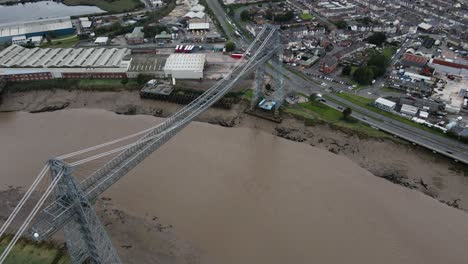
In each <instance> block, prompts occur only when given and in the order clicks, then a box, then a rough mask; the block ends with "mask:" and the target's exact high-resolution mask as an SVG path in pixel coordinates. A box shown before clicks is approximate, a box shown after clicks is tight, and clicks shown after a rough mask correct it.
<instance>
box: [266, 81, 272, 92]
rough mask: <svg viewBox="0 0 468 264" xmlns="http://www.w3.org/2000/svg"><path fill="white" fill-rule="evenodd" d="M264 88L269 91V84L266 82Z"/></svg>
mask: <svg viewBox="0 0 468 264" xmlns="http://www.w3.org/2000/svg"><path fill="white" fill-rule="evenodd" d="M265 89H267V90H268V91H271V84H269V83H267V84H266V85H265Z"/></svg>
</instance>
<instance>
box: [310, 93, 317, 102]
mask: <svg viewBox="0 0 468 264" xmlns="http://www.w3.org/2000/svg"><path fill="white" fill-rule="evenodd" d="M317 97H318V95H317V94H316V93H312V94H310V95H309V101H310V102H312V101H315V100H317Z"/></svg>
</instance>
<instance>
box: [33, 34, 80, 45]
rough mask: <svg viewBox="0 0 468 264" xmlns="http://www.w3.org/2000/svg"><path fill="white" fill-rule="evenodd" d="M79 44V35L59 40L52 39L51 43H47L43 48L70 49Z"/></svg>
mask: <svg viewBox="0 0 468 264" xmlns="http://www.w3.org/2000/svg"><path fill="white" fill-rule="evenodd" d="M76 43H78V36H77V35H68V36H64V37H62V38H59V39H52V41H51V42H50V43H48V42H45V43H44V44H42V45H41V47H42V48H70V47H73V46H75V44H76Z"/></svg>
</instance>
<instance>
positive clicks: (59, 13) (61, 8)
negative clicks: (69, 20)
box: [0, 1, 105, 24]
mask: <svg viewBox="0 0 468 264" xmlns="http://www.w3.org/2000/svg"><path fill="white" fill-rule="evenodd" d="M103 12H105V11H104V10H102V9H100V8H98V7H95V6H67V5H64V4H62V3H57V2H53V1H41V2H34V3H24V4H17V5H9V6H6V5H0V24H1V23H11V22H19V21H31V20H37V19H43V18H54V17H64V16H76V15H85V14H94V13H103Z"/></svg>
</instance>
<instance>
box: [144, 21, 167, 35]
mask: <svg viewBox="0 0 468 264" xmlns="http://www.w3.org/2000/svg"><path fill="white" fill-rule="evenodd" d="M142 31H143V33H145V38H154V36H156V35H157V34H159V33H161V32H163V31H167V27H166V26H164V25H159V24H158V25H154V26H146V27H144V28H143V30H142Z"/></svg>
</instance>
